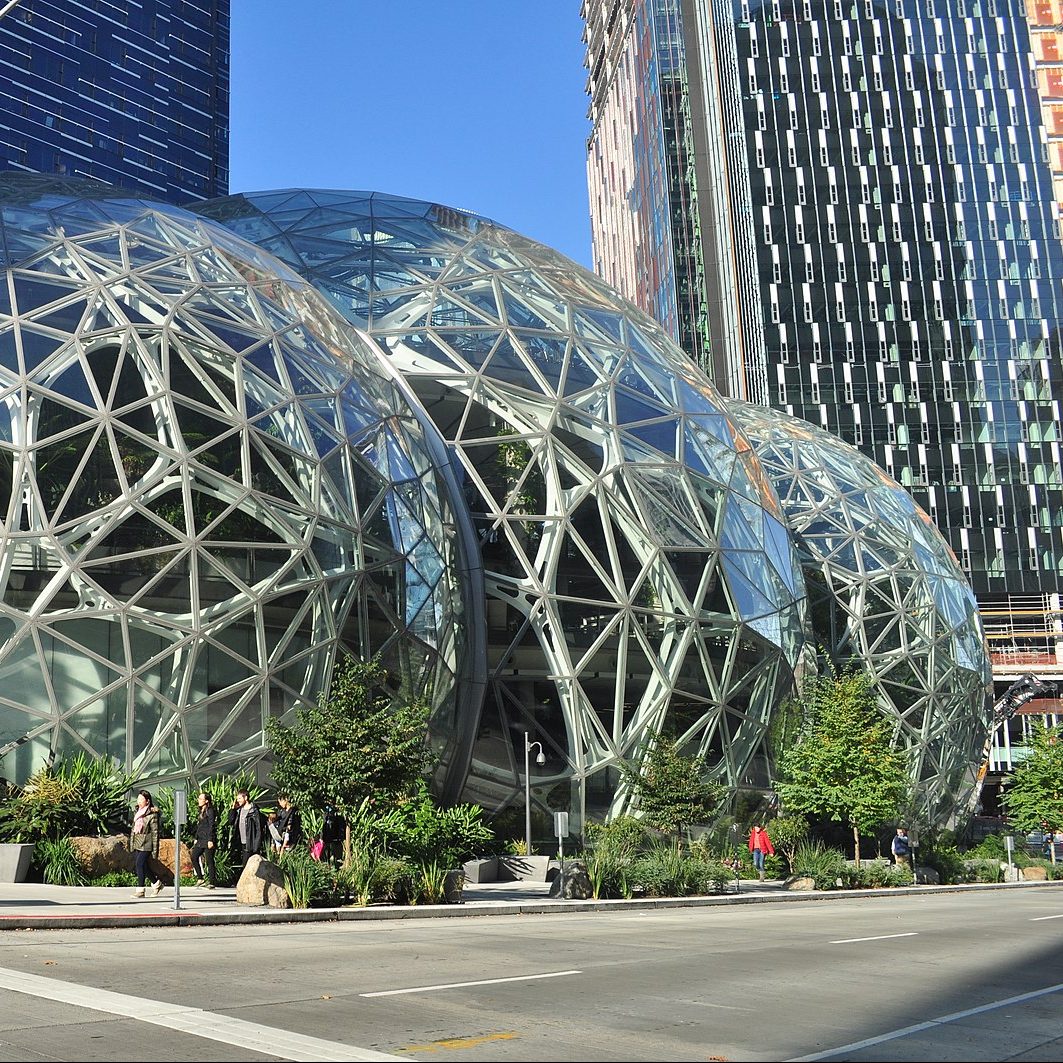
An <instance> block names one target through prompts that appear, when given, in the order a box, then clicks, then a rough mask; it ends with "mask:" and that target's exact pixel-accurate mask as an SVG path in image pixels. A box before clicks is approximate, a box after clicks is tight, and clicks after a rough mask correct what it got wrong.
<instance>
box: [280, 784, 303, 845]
mask: <svg viewBox="0 0 1063 1063" xmlns="http://www.w3.org/2000/svg"><path fill="white" fill-rule="evenodd" d="M277 804H278V805H279V806H280V812H278V813H277V833H278V834H279V835H280V839H281V841H280V851H281V852H282V853H284V852H287V851H288V850H289V849H294V848H295V847H296V846H297V845H301V844H302V842H303V824H302V820H301V818H300V816H299V809H297V808H296V807H295V805H293V804H292V799H291V798H290V797H289V796H288V795H287V794H280V795H279V796H278V797H277Z"/></svg>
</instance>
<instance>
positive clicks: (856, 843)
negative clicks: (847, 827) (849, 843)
mask: <svg viewBox="0 0 1063 1063" xmlns="http://www.w3.org/2000/svg"><path fill="white" fill-rule="evenodd" d="M853 853H854V854H855V856H856V866H857V867H859V866H860V828H859V827H857V826H856V825H855V824H854V826H853Z"/></svg>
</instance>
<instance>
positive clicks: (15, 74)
mask: <svg viewBox="0 0 1063 1063" xmlns="http://www.w3.org/2000/svg"><path fill="white" fill-rule="evenodd" d="M0 169H4V170H34V171H38V172H41V173H57V174H68V175H73V176H82V177H94V178H97V179H99V180H101V181H107V182H108V183H110V184H114V185H120V186H122V187H124V188H128V189H130V190H132V191H135V192H139V193H142V194H144V195H148V196H152V197H154V198H160V199H167V200H171V201H174V202H184V201H186V200H189V199H194V198H198V197H201V196H202V197H209V196H217V195H223V194H225V193H226V192H227V191H228V185H229V0H139V2H138V0H106V2H105V0H14V2H11V0H0Z"/></svg>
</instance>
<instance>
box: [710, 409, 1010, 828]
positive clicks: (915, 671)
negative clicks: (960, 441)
mask: <svg viewBox="0 0 1063 1063" xmlns="http://www.w3.org/2000/svg"><path fill="white" fill-rule="evenodd" d="M728 408H729V409H730V411H731V413H732V415H733V416H734V418H735V420H736V421H737V422H738V423H739V424H740V425H741V427H742V430H743V431H744V432H745V433H746V434H747V435H748V437H749V439H750V441H751V442H752V444H753V446H754V448H755V449H756V452H757V455H758V456H759V458H760V461H761V465H762V466H763V467H764V471H765V472H766V473H767V475H768V477H769V478H770V479H771V481H772V483H773V484H774V485H775V488H776V490H777V491H778V494H779V498H780V499H781V501H782V506H783V509H784V511H785V513H786V516H787V519H788V521H789V524H790V527H791V528H792V529H793V533H794V536H795V538H796V541H797V548H798V552H799V554H800V556H801V563H802V566H803V567H804V572H805V582H806V584H807V586H808V593H809V614H810V618H811V623H812V627H813V632H814V635H815V638H816V641H817V643H818V644H819V645H820V646H822V647H823V648H824V649H826V651H827V652H828V653H829V654H830V656H831V657H832V658H833V660H834V662H835V663H836V664H838V665H841V666H844V665H845V664H847V663H848V662H849V661H850V660H855V661H858V662H860V663H861V664H862V665H864V666H866V667H867V668H868V669H869V670H870V671H871V673H872V674H873V676H874V679H875V684H876V689H877V691H878V695H879V703H880V706H881V708H882V711H883V712H885V713H886V714H887V715H888V717H889V718H890V720H891V721H892V722H893V725H894V728H895V732H896V734H897V737H898V739H899V741H900V744H901V745H902V746H903V747H905V748H908V749H910V750H911V751H912V756H913V758H914V763H913V765H912V771H913V778H915V779H917V780H918V781H919V785H920V798H921V801H922V802H923V805H924V809H925V811H926V812H927V814H928V815H929V816H930V819H931V821H932V822H942V821H944V819H946V818H947V816H948V814H949V813H950V812H951V811H952V809H953V806H954V804H955V802H956V800H957V799H958V798H959V797H960V796H961V795H962V792H963V790H964V787H965V782H966V780H967V779H968V778H969V772H970V770H971V766H972V765H973V764H977V762H978V759H979V756H980V752H981V746H982V743H983V741H984V739H985V734H986V727H987V726H988V724H989V711H988V710H989V698H990V696H991V690H992V686H991V667H990V661H989V651H988V649H987V647H986V642H985V636H984V633H983V630H982V622H981V618H980V617H979V614H978V605H977V601H976V600H975V596H974V592H973V591H972V590H971V587H970V584H969V583H968V581H967V579H966V578H965V577H964V574H963V572H962V570H961V569H960V566H959V565H958V564H957V562H956V559H955V557H954V556H953V553H952V550H951V549H950V548H949V545H948V544H947V543H946V542H945V540H944V539H943V538H942V536H941V534H940V533H939V532H938V530H937V528H935V527H934V524H933V522H932V521H931V520H930V518H929V517H928V516H927V515H926V513H924V512H923V511H922V510H921V509H920V508H919V507H918V506H917V505H916V504H915V502H914V501H913V500H912V498H911V496H910V495H909V494H908V493H907V492H906V491H905V490H904V489H903V488H902V487H901V486H900V485H899V484H897V483H896V482H895V481H894V480H892V479H891V478H890V477H889V476H888V475H887V474H886V473H885V472H883V470H882V469H881V468H879V467H878V466H877V465H876V464H875V463H874V462H872V461H871V460H870V459H869V458H866V457H865V456H864V455H863V454H861V453H860V452H859V451H858V450H856V449H855V448H854V447H851V446H849V445H848V444H847V443H844V442H842V441H841V440H840V439H837V438H836V437H835V436H832V435H830V434H829V433H827V432H825V431H823V430H822V429H819V428H816V427H814V426H813V425H811V424H809V423H808V422H807V421H802V420H799V419H798V418H796V417H790V416H788V415H787V414H784V413H778V412H776V411H774V410H770V409H765V408H764V407H762V406H751V405H749V404H747V403H741V402H729V403H728Z"/></svg>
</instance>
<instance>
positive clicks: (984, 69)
mask: <svg viewBox="0 0 1063 1063" xmlns="http://www.w3.org/2000/svg"><path fill="white" fill-rule="evenodd" d="M583 14H584V17H585V20H586V24H587V33H586V40H587V49H588V52H587V63H588V69H589V71H590V77H589V80H588V91H589V93H590V96H591V108H590V115H591V119H592V121H593V123H594V125H593V130H592V134H591V137H590V140H589V155H588V172H589V178H590V189H591V212H592V219H593V227H594V240H595V266H596V268H597V269H598V270H599V271H600V272H601V273H602V274H603V275H604V276H605V277H606V278H607V279H609V280H611V281H613V282H614V283H615V284H617V285H618V286H619V287H621V288H622V290H623V291H624V293H625V294H626V295H628V296H629V297H632V298H634V299H635V300H636V301H637V302H639V303H640V305H642V306H643V307H644V308H646V309H647V310H649V311H650V312H652V313H657V314H658V315H659V317H660V319H661V320H662V321H664V322H665V323H666V324H667V325H668V327H669V328H671V329H672V331H673V333H674V334H675V335H676V336H677V337H679V338H680V339H681V340H682V341H683V342H684V345H685V346H686V348H687V349H688V350H689V351H691V352H692V353H693V354H695V355H696V356H697V357H699V359H700V360H701V361H702V363H703V364H704V365H705V367H706V368H707V369H708V370H709V371H710V373H712V374H713V375H714V376H715V379H716V381H717V383H718V384H719V385H720V386H721V387H723V388H724V389H725V390H727V391H728V392H729V393H730V394H732V395H739V396H742V397H748V398H750V399H752V400H753V401H756V402H760V403H767V404H771V405H773V406H776V407H777V408H779V409H784V410H786V411H787V412H789V413H793V414H796V415H797V416H799V417H802V418H805V419H806V420H809V421H811V422H812V423H813V424H815V425H818V426H821V427H823V428H825V429H827V430H828V431H830V432H833V433H835V434H836V435H839V436H840V437H841V438H843V439H845V440H846V441H848V442H850V443H853V444H855V445H857V446H858V447H860V448H861V449H863V450H864V451H865V452H866V453H867V454H868V455H869V456H870V457H872V458H873V459H874V460H875V461H876V462H878V463H879V464H880V465H882V466H883V467H884V468H885V469H886V470H887V471H888V472H889V473H890V474H891V475H892V476H893V477H895V478H896V479H897V480H898V481H899V482H900V483H901V484H903V485H904V486H905V487H906V488H907V489H908V490H909V491H910V492H911V494H912V495H913V496H914V498H915V500H916V501H917V502H918V503H919V504H920V505H921V506H922V507H923V508H924V509H926V510H927V512H928V513H929V514H930V515H931V516H932V517H933V518H934V520H935V521H936V522H937V524H938V526H939V527H940V528H941V530H942V532H943V533H944V534H945V536H946V538H947V539H948V541H949V543H950V544H951V546H952V548H953V550H954V551H955V553H956V555H957V557H958V559H959V560H960V562H961V564H962V566H963V568H964V570H965V571H966V573H967V574H968V575H969V577H970V579H971V582H972V585H973V586H974V589H975V591H976V593H977V594H978V596H979V601H980V604H981V607H982V609H983V614H984V616H985V617H986V621H987V629H988V633H989V636H990V640H991V647H992V648H993V649H994V651H995V663H996V666H997V671H998V674H1006V673H1007V672H1008V671H1009V670H1016V669H1017V670H1020V671H1021V670H1027V669H1029V668H1031V667H1033V668H1036V669H1037V670H1046V669H1051V668H1053V667H1056V666H1057V661H1059V660H1063V658H1061V657H1060V655H1059V650H1058V644H1059V641H1060V635H1059V632H1058V628H1059V626H1060V625H1059V619H1060V617H1059V596H1058V584H1059V579H1060V569H1061V566H1063V539H1061V525H1063V481H1061V471H1060V455H1059V424H1060V389H1061V381H1063V366H1061V354H1060V318H1061V310H1063V305H1061V289H1060V281H1061V279H1063V248H1061V244H1060V240H1059V233H1058V230H1057V224H1058V221H1057V208H1056V205H1055V202H1054V193H1053V185H1052V173H1051V170H1050V168H1049V165H1048V141H1047V137H1046V134H1045V130H1044V126H1043V124H1042V118H1041V112H1040V101H1039V98H1038V83H1037V77H1036V76H1035V65H1034V57H1033V54H1032V51H1031V33H1030V27H1029V25H1028V22H1027V16H1026V12H1025V10H1024V8H1023V6H1022V5H1021V4H1020V3H1018V2H1017V0H967V2H964V0H950V2H947V3H946V2H942V0H892V2H890V3H871V2H860V3H851V2H842V0H775V2H769V3H754V2H746V0H733V2H730V3H723V2H711V0H585V3H584V8H583ZM654 181H657V182H658V185H659V186H660V187H661V188H663V189H665V190H666V198H664V199H663V200H662V199H660V198H659V197H658V198H654V197H652V196H650V195H643V194H642V189H643V188H647V187H649V186H650V185H652V183H653V182H654ZM659 233H660V234H661V235H658V234H659ZM658 277H659V278H666V279H668V278H670V280H669V283H671V285H672V288H673V291H674V295H672V296H670V298H672V300H673V302H674V303H675V305H676V306H679V307H683V306H689V307H692V308H694V309H693V310H692V311H691V313H690V314H688V315H687V316H686V317H684V314H683V313H682V312H678V313H676V314H675V315H674V316H673V317H671V318H670V317H669V316H668V315H667V314H661V313H660V311H659V309H658V306H659V304H661V303H662V302H666V301H667V300H664V299H662V296H661V295H660V293H659V292H658V291H655V290H654V288H653V286H652V285H651V284H649V283H647V278H658ZM684 328H688V329H693V330H695V331H697V333H698V335H697V336H696V337H694V338H691V337H690V336H688V335H687V334H686V333H684Z"/></svg>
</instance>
